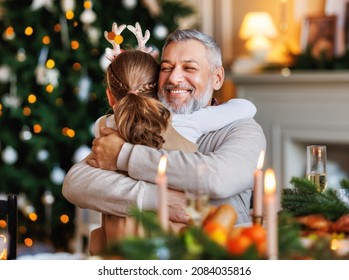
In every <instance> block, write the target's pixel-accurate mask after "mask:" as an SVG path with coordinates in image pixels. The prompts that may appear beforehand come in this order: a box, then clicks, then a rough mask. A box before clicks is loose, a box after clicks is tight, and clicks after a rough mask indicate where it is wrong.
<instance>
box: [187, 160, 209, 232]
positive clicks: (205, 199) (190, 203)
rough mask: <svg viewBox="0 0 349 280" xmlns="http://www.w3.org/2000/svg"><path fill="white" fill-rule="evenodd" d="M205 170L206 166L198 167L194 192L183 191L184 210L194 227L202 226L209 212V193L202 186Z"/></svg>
mask: <svg viewBox="0 0 349 280" xmlns="http://www.w3.org/2000/svg"><path fill="white" fill-rule="evenodd" d="M207 170H208V167H207V166H206V165H199V166H198V169H197V174H198V187H197V188H196V189H195V190H186V191H185V198H186V207H185V210H186V212H187V213H188V215H189V216H190V219H191V221H192V223H193V224H194V225H195V226H200V225H202V222H203V220H204V219H205V218H206V216H207V215H208V213H209V211H210V204H209V193H208V190H206V189H205V188H204V184H203V183H202V182H203V180H204V179H205V178H204V175H205V174H206V172H207Z"/></svg>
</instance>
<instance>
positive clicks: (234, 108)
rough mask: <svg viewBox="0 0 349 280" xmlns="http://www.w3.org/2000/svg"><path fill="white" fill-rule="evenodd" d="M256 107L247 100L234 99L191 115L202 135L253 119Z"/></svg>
mask: <svg viewBox="0 0 349 280" xmlns="http://www.w3.org/2000/svg"><path fill="white" fill-rule="evenodd" d="M256 112H257V108H256V106H255V105H254V104H253V103H252V102H251V101H249V100H247V99H242V98H233V99H230V100H229V101H227V102H225V103H222V104H220V105H218V106H207V107H205V108H203V109H200V110H198V111H195V112H193V113H192V114H190V115H189V116H190V119H191V120H192V121H193V122H194V123H195V124H196V125H197V127H198V128H199V129H200V131H201V132H202V134H206V133H208V132H210V131H215V130H218V129H221V128H222V127H224V126H226V125H228V124H230V123H232V122H234V121H236V120H239V119H245V118H253V117H254V115H255V114H256Z"/></svg>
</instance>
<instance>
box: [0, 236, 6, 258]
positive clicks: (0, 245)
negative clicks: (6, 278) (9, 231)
mask: <svg viewBox="0 0 349 280" xmlns="http://www.w3.org/2000/svg"><path fill="white" fill-rule="evenodd" d="M6 239H7V238H6V235H4V234H0V260H6V259H7V240H6Z"/></svg>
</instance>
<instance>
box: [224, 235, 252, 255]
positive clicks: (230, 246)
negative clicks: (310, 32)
mask: <svg viewBox="0 0 349 280" xmlns="http://www.w3.org/2000/svg"><path fill="white" fill-rule="evenodd" d="M252 244H253V243H252V240H251V239H250V238H249V237H248V236H246V235H237V236H234V237H232V238H229V239H228V241H227V250H228V252H229V253H230V254H233V255H242V254H243V253H244V252H245V251H246V250H247V249H248V248H249V247H250V246H251V245H252Z"/></svg>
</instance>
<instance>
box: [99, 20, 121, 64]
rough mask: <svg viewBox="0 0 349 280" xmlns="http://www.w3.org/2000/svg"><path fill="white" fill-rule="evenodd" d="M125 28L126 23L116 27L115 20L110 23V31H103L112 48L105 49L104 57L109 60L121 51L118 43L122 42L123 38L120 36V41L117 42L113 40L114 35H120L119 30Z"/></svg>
mask: <svg viewBox="0 0 349 280" xmlns="http://www.w3.org/2000/svg"><path fill="white" fill-rule="evenodd" d="M125 28H126V24H122V25H120V26H119V27H118V25H117V24H116V22H114V23H113V25H112V31H111V32H108V31H104V37H105V39H107V41H108V42H109V43H110V44H112V46H113V49H110V48H106V49H105V52H106V57H107V58H108V59H109V60H110V61H112V60H113V59H114V58H115V57H116V56H117V55H119V54H120V53H121V49H120V44H121V43H122V41H123V40H122V38H120V43H117V42H116V41H115V37H116V36H120V34H121V32H122V31H124V29H125Z"/></svg>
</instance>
